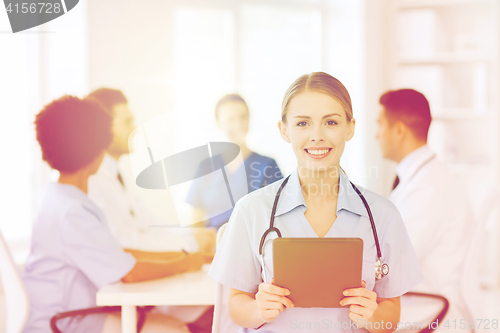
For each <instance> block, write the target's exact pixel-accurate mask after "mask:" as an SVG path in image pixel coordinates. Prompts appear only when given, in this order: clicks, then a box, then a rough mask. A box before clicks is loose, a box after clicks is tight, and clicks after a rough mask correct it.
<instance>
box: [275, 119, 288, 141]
mask: <svg viewBox="0 0 500 333" xmlns="http://www.w3.org/2000/svg"><path fill="white" fill-rule="evenodd" d="M278 128H279V129H280V134H281V137H282V138H283V140H285V141H286V142H288V143H290V142H291V140H290V137H289V136H288V130H287V127H286V124H285V123H284V122H283V120H280V121H278Z"/></svg>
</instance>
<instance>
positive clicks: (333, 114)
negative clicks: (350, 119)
mask: <svg viewBox="0 0 500 333" xmlns="http://www.w3.org/2000/svg"><path fill="white" fill-rule="evenodd" d="M333 116H339V117H342V116H341V115H340V114H338V113H330V114H327V115H326V116H323V119H325V118H328V117H333ZM294 118H304V119H311V117H309V116H295V117H294Z"/></svg>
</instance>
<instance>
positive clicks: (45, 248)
mask: <svg viewBox="0 0 500 333" xmlns="http://www.w3.org/2000/svg"><path fill="white" fill-rule="evenodd" d="M111 121H112V120H111V117H110V116H109V115H108V114H107V113H106V111H105V110H104V109H103V107H102V106H101V105H100V104H99V103H97V102H95V101H91V100H81V99H79V98H77V97H72V96H64V97H62V98H60V99H58V100H55V101H53V102H52V103H50V104H48V105H46V106H45V107H44V109H43V110H42V111H41V112H40V113H39V114H38V115H37V116H36V120H35V125H36V137H37V140H38V142H39V144H40V147H41V151H42V158H43V159H44V160H45V161H46V162H48V164H49V165H50V166H51V167H52V168H53V169H55V170H58V171H59V174H60V176H59V179H58V181H57V182H56V183H51V184H49V185H48V186H47V188H46V191H45V193H44V197H43V200H42V204H41V208H40V211H39V212H38V215H37V217H36V219H35V221H34V224H33V233H32V240H31V253H30V255H29V258H28V261H27V263H26V265H25V268H26V269H25V272H24V274H23V277H22V278H23V281H24V285H25V287H26V290H27V293H28V296H29V299H30V313H29V317H28V320H27V323H26V326H25V328H24V330H23V332H29V333H36V332H48V331H49V330H50V326H49V322H50V319H51V317H52V316H54V315H55V314H57V313H60V312H66V311H71V310H77V309H84V308H89V307H95V306H96V292H97V290H98V289H99V288H101V287H102V286H104V285H106V284H110V283H114V282H117V281H120V280H121V281H123V282H136V281H144V280H150V279H155V278H160V277H165V276H169V275H172V274H175V273H177V272H186V271H192V270H198V269H200V268H201V266H202V265H203V263H204V259H203V256H202V255H201V254H200V253H193V254H187V253H185V252H164V253H150V252H145V251H134V250H124V249H123V248H122V247H120V245H119V244H118V243H117V242H116V240H115V239H114V238H113V236H112V235H111V233H110V232H109V230H108V228H107V226H106V222H105V218H104V215H103V214H102V212H101V210H100V209H99V208H98V207H97V206H96V205H95V204H94V203H93V202H92V201H91V200H90V199H89V197H88V196H87V186H88V178H89V176H90V175H92V174H94V173H95V172H96V171H97V170H98V168H99V166H100V164H101V162H102V160H103V157H104V153H105V149H106V148H107V147H108V145H109V143H110V142H111V139H112V133H111ZM148 317H151V318H148V319H147V320H146V325H145V327H144V330H143V332H148V330H149V332H152V331H151V328H152V327H154V326H156V327H159V326H158V325H160V327H162V329H163V330H167V329H168V331H169V332H189V331H188V329H187V328H186V326H185V325H184V324H183V323H182V322H180V321H178V320H177V319H175V318H172V317H167V316H162V317H161V318H160V317H159V316H149V314H148ZM105 320H106V316H105V315H102V314H99V315H89V316H86V317H83V318H81V317H73V318H67V319H63V320H61V321H59V322H58V326H59V328H60V329H61V330H62V331H64V332H72V333H74V332H87V333H88V332H91V333H92V332H95V333H100V332H102V330H103V325H104V323H105ZM148 327H149V328H148Z"/></svg>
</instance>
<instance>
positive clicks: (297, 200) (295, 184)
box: [209, 72, 422, 333]
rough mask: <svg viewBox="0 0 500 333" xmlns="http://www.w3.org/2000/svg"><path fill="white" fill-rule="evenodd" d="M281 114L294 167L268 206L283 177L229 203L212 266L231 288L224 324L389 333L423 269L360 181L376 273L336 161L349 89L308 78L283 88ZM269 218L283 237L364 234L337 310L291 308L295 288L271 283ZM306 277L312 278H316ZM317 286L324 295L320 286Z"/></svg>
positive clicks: (393, 219) (359, 210) (397, 221)
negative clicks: (381, 269)
mask: <svg viewBox="0 0 500 333" xmlns="http://www.w3.org/2000/svg"><path fill="white" fill-rule="evenodd" d="M281 111H282V113H281V119H280V121H279V123H278V125H279V129H280V134H281V136H282V138H283V139H284V140H285V141H286V142H287V143H289V144H290V146H291V149H292V151H293V153H294V154H295V157H296V160H297V167H296V169H295V171H294V172H293V173H292V174H291V175H290V177H289V178H287V179H288V183H286V186H285V187H283V191H282V192H281V197H280V199H279V201H278V202H277V205H276V210H275V211H273V203H274V202H275V200H276V199H275V198H276V194H277V192H278V190H279V188H280V186H282V184H283V183H284V180H283V181H277V182H275V183H273V184H271V185H269V186H266V187H264V188H261V189H259V190H256V191H254V192H252V193H249V194H248V195H246V196H245V197H243V198H242V199H240V200H239V201H238V202H237V203H236V206H235V208H234V211H233V214H232V215H231V218H230V220H229V223H228V225H227V228H226V230H225V232H224V235H223V237H222V239H221V241H220V244H219V245H218V247H217V252H216V254H215V258H214V260H213V263H212V266H211V268H210V271H209V275H210V276H211V277H213V278H214V279H215V280H216V281H217V282H219V283H221V284H222V285H224V286H225V287H229V288H230V292H229V300H228V302H227V304H228V305H227V307H228V311H229V315H230V317H231V320H232V321H233V322H234V323H235V324H236V325H238V326H240V327H241V328H240V330H239V332H240V333H247V332H266V333H271V332H276V333H278V332H279V333H287V332H290V333H292V332H319V331H325V332H326V331H328V332H367V331H369V332H371V333H379V332H393V331H394V330H395V329H396V328H397V327H398V323H399V319H400V296H401V295H403V294H404V293H406V292H408V291H409V290H411V289H412V288H413V287H414V286H415V285H417V284H418V283H419V282H420V281H421V280H422V273H421V271H420V267H419V264H418V260H417V257H416V255H415V252H414V250H413V247H412V245H411V242H410V239H409V237H408V234H407V232H406V229H405V226H404V223H403V221H402V219H401V216H400V214H399V212H398V210H397V209H396V207H395V206H394V205H393V204H392V203H391V202H390V201H389V200H387V199H386V198H384V197H382V196H380V195H377V194H376V193H373V192H371V191H368V190H366V189H363V188H361V187H359V189H360V191H361V192H362V193H363V195H364V197H365V199H366V201H367V204H368V206H369V207H370V209H371V213H372V214H373V220H374V223H375V225H376V230H377V234H378V240H379V244H380V248H381V261H382V262H383V263H386V264H387V265H388V266H389V267H390V270H389V272H388V274H387V275H386V276H383V277H382V278H381V279H377V278H376V276H375V273H376V271H375V268H376V262H377V257H378V254H377V249H376V243H375V237H374V234H373V232H372V228H371V223H370V219H369V214H368V213H367V209H366V208H365V206H364V204H363V201H362V199H361V197H360V196H359V195H358V194H357V193H356V192H355V191H354V189H353V187H352V186H351V184H350V182H349V180H348V178H347V175H346V174H345V172H344V171H343V170H342V168H341V167H340V159H341V157H342V154H343V152H344V148H345V145H346V142H347V141H350V140H351V139H352V137H353V136H354V128H355V123H356V121H355V119H354V116H353V109H352V105H351V99H350V97H349V93H348V92H347V89H346V88H345V87H344V85H343V84H342V83H341V82H340V81H339V80H337V79H335V78H334V77H332V76H330V75H329V74H327V73H323V72H315V73H312V74H306V75H303V76H301V77H299V78H298V79H297V80H296V81H295V82H293V83H292V85H291V86H290V87H289V88H288V90H287V91H286V93H285V97H284V99H283V103H282V110H281ZM271 214H274V227H275V228H278V229H279V230H280V231H281V234H282V236H283V237H307V238H323V237H332V238H337V237H356V238H361V239H362V240H363V259H362V260H363V262H362V276H361V280H362V281H359V286H360V287H357V288H356V286H353V288H350V289H346V290H344V292H343V294H344V295H345V297H344V298H343V299H342V300H341V301H340V306H341V308H300V307H295V306H294V303H293V302H292V299H291V298H293V292H294V291H293V290H288V289H286V288H283V287H282V286H279V285H276V284H275V283H274V281H273V277H274V265H273V263H274V262H273V248H272V246H273V242H272V241H271V240H273V239H275V238H277V237H278V236H277V233H276V232H270V233H269V234H267V240H268V241H266V242H264V243H261V239H262V236H263V235H264V233H265V232H266V230H268V228H269V226H270V218H271ZM260 244H263V253H264V254H265V255H264V257H263V258H261V257H260V255H259V253H260V251H259V248H260ZM321 255H322V254H321V253H318V256H321ZM325 269H329V268H328V267H325ZM309 283H310V284H312V285H314V284H315V279H314V277H311V280H310V281H309ZM317 292H318V293H322V292H323V291H322V289H321V287H320V286H318V287H317ZM216 311H217V310H216Z"/></svg>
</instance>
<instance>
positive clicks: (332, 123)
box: [326, 120, 337, 126]
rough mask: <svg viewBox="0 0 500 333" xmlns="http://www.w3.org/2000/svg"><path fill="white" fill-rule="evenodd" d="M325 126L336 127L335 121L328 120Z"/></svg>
mask: <svg viewBox="0 0 500 333" xmlns="http://www.w3.org/2000/svg"><path fill="white" fill-rule="evenodd" d="M326 124H327V125H329V126H333V125H337V123H336V122H335V121H333V120H328V121H327V122H326Z"/></svg>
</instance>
